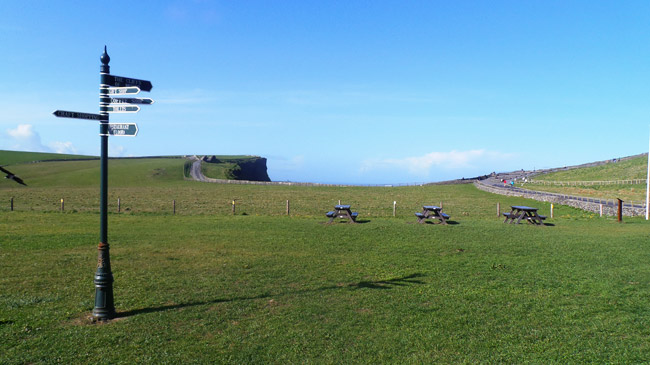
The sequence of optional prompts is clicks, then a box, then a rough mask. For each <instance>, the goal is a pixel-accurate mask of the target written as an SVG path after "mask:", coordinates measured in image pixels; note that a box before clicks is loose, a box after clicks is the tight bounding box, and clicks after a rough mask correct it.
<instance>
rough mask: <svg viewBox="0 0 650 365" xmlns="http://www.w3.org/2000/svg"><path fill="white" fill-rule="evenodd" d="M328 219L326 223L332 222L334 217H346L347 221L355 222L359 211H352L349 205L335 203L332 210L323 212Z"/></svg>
mask: <svg viewBox="0 0 650 365" xmlns="http://www.w3.org/2000/svg"><path fill="white" fill-rule="evenodd" d="M325 215H326V216H327V217H328V218H329V219H330V220H329V222H328V223H332V222H333V221H334V219H335V218H343V219H347V220H348V222H349V223H356V222H357V216H358V215H359V213H357V212H353V211H352V210H351V209H350V206H349V205H341V204H340V205H335V206H334V210H333V211H329V212H327V213H325Z"/></svg>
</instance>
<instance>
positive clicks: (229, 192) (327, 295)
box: [0, 158, 650, 364]
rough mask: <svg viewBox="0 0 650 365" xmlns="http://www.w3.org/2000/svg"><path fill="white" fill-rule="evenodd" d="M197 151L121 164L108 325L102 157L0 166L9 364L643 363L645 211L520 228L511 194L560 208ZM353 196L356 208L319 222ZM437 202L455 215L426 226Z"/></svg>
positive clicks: (649, 316)
mask: <svg viewBox="0 0 650 365" xmlns="http://www.w3.org/2000/svg"><path fill="white" fill-rule="evenodd" d="M183 165H184V160H183V159H180V158H178V159H142V160H111V161H110V163H109V169H110V173H109V178H110V181H109V212H110V213H109V217H108V218H109V243H110V244H111V262H112V268H113V275H114V277H115V283H114V291H115V305H116V309H117V312H118V318H116V319H115V320H113V321H110V322H109V323H103V324H101V323H100V324H92V323H91V321H90V320H89V319H88V318H89V316H90V313H91V310H92V308H93V305H94V285H93V276H94V272H95V269H96V266H95V265H96V262H97V243H98V240H99V214H98V210H99V209H98V205H99V188H98V175H99V164H98V162H97V161H75V162H48V163H40V164H16V165H12V171H14V172H16V173H17V174H18V175H19V176H21V177H23V178H24V179H25V181H26V182H27V183H28V184H29V186H28V187H24V186H20V185H18V184H15V183H14V182H12V181H8V180H2V181H0V288H1V290H0V363H1V364H5V363H7V364H13V363H21V364H22V363H53V362H60V363H90V362H100V363H125V364H132V363H156V364H157V363H187V362H197V363H238V364H240V363H282V364H286V363H433V362H442V363H476V362H489V363H496V362H504V363H548V362H554V363H583V362H594V363H641V362H645V361H647V360H648V355H647V354H648V353H650V345H649V344H648V341H647V339H648V335H650V329H649V328H650V326H649V325H650V310H649V307H648V304H647V298H648V297H649V296H650V264H649V263H650V252H649V251H648V249H647V243H648V239H649V238H650V237H649V235H648V232H649V229H650V226H649V223H648V222H646V221H645V220H643V219H641V218H625V219H624V222H623V223H618V222H616V220H615V219H614V218H600V217H598V216H596V215H594V214H591V213H586V212H583V211H580V210H577V209H574V208H570V207H565V206H557V205H556V206H555V210H554V214H555V217H554V218H550V217H549V218H548V219H547V220H546V222H547V225H546V226H545V227H534V226H530V225H526V224H523V225H505V224H503V223H502V219H501V218H497V216H496V215H497V214H496V206H497V203H500V205H501V207H502V210H506V209H507V207H508V206H509V205H531V206H536V207H539V208H540V213H541V214H544V215H547V216H548V215H549V213H550V212H549V210H550V205H549V204H548V203H542V202H536V201H532V200H526V199H522V198H516V197H503V196H498V195H493V194H489V193H485V192H482V191H479V190H477V189H476V188H474V186H473V185H470V184H468V185H446V186H410V187H393V188H387V187H301V186H258V185H219V184H207V183H199V182H194V181H186V180H184V179H183ZM12 198H13V200H14V204H15V210H14V211H13V212H12V211H10V210H9V201H10V199H12ZM61 198H64V199H65V211H64V212H60V211H59V210H60V199H61ZM118 198H119V199H120V201H121V212H120V213H118V212H117V200H118ZM233 200H234V201H235V204H236V205H235V208H236V209H235V214H232V201H233ZM339 200H340V201H341V202H342V203H346V204H351V205H352V209H353V210H354V211H358V212H359V214H360V215H359V218H358V220H359V222H360V224H355V225H351V224H346V223H336V224H332V225H328V224H324V223H325V222H326V221H327V218H326V217H325V212H326V211H328V210H331V209H332V207H333V206H334V205H335V204H337V203H338V202H339ZM174 201H175V202H176V214H175V215H174V214H173V211H172V202H174ZM287 201H289V202H290V215H289V216H287V211H286V208H287ZM393 202H397V209H396V212H395V216H393ZM430 204H435V205H440V204H442V205H443V207H444V211H445V212H446V213H448V214H450V215H451V220H452V223H453V224H450V225H448V226H441V225H432V224H426V225H419V224H416V223H415V222H416V217H415V215H414V212H416V211H419V210H420V209H421V206H422V205H430Z"/></svg>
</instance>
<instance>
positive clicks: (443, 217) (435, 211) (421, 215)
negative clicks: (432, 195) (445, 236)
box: [415, 205, 449, 224]
mask: <svg viewBox="0 0 650 365" xmlns="http://www.w3.org/2000/svg"><path fill="white" fill-rule="evenodd" d="M415 216H416V217H418V223H426V221H427V219H437V220H438V221H439V222H440V224H447V220H449V215H448V214H446V213H443V212H442V208H440V207H438V206H435V205H425V206H423V207H422V212H417V213H415Z"/></svg>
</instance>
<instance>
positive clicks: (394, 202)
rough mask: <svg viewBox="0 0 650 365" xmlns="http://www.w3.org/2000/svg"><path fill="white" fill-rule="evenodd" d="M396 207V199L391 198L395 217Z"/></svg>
mask: <svg viewBox="0 0 650 365" xmlns="http://www.w3.org/2000/svg"><path fill="white" fill-rule="evenodd" d="M396 208H397V200H393V217H395V210H396Z"/></svg>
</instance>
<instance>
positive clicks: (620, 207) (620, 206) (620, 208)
mask: <svg viewBox="0 0 650 365" xmlns="http://www.w3.org/2000/svg"><path fill="white" fill-rule="evenodd" d="M616 200H618V221H619V222H622V221H623V201H622V200H621V199H619V198H616Z"/></svg>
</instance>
